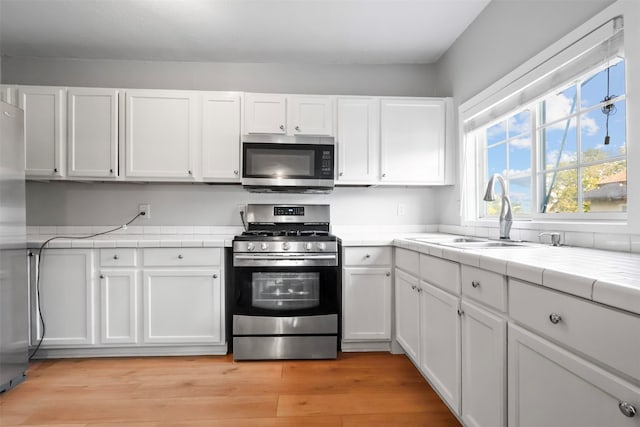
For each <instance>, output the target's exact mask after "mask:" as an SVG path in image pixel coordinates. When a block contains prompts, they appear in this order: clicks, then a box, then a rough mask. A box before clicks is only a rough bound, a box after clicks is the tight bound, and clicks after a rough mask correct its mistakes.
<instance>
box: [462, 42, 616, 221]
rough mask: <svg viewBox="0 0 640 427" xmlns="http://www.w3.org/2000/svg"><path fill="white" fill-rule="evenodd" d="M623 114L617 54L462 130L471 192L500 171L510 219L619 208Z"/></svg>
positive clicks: (591, 214)
mask: <svg viewBox="0 0 640 427" xmlns="http://www.w3.org/2000/svg"><path fill="white" fill-rule="evenodd" d="M599 62H602V61H599ZM625 116H626V114H625V62H624V59H623V58H622V56H621V54H619V53H617V54H616V55H615V56H612V57H609V59H608V61H607V62H606V63H605V64H602V63H601V64H600V65H598V66H594V67H591V68H590V69H589V70H588V71H587V72H584V71H583V73H582V74H581V75H579V76H578V77H575V78H572V79H571V80H570V81H569V82H567V83H565V84H563V85H560V86H556V88H554V89H553V90H551V91H547V92H546V93H543V94H542V95H541V96H538V97H537V98H536V99H534V100H533V102H530V103H528V104H527V105H525V106H523V107H519V108H517V109H515V110H512V111H510V112H508V113H506V114H503V115H502V117H501V118H499V119H498V120H493V121H491V122H489V123H488V124H486V125H483V126H481V127H478V128H476V129H475V130H474V131H473V132H469V133H468V134H467V141H471V140H472V141H475V144H477V147H475V150H474V151H475V152H476V153H478V157H477V159H478V165H477V166H478V169H477V179H476V182H477V188H476V189H475V191H476V192H477V194H482V193H483V192H484V190H485V186H486V183H487V181H488V179H489V178H490V177H491V176H492V175H493V174H495V173H499V174H501V175H502V176H503V177H504V178H505V181H506V183H507V191H508V193H509V195H510V197H511V201H512V207H513V215H514V217H515V218H516V219H517V218H521V219H522V218H532V217H534V218H546V217H562V218H576V219H579V218H595V217H599V218H606V217H612V216H613V215H612V213H616V212H617V213H619V212H626V206H627V177H626V168H627V162H626V152H627V150H626V126H625V123H626V117H625ZM470 133H473V135H474V138H469V134H470ZM500 203H501V202H500V200H499V199H498V200H497V201H495V202H491V203H487V202H483V201H479V205H478V213H479V215H478V217H485V216H486V217H492V216H497V215H498V213H499V210H500Z"/></svg>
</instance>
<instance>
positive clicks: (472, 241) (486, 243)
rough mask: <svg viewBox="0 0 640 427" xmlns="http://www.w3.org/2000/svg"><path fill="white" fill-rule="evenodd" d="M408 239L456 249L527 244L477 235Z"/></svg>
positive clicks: (515, 246) (507, 246)
mask: <svg viewBox="0 0 640 427" xmlns="http://www.w3.org/2000/svg"><path fill="white" fill-rule="evenodd" d="M409 240H413V241H415V242H422V243H431V244H432V245H439V246H449V247H452V248H458V249H490V248H510V247H513V248H517V247H526V246H528V245H527V243H526V242H514V241H510V240H488V239H483V238H479V237H453V238H434V237H431V238H427V237H413V238H410V239H409Z"/></svg>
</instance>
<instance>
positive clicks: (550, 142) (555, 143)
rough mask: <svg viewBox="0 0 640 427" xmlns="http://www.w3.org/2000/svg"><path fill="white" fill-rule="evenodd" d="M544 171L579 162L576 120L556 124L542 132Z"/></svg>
mask: <svg viewBox="0 0 640 427" xmlns="http://www.w3.org/2000/svg"><path fill="white" fill-rule="evenodd" d="M541 143H542V154H543V158H542V163H543V167H544V169H555V168H557V167H563V166H568V165H571V164H574V163H575V162H576V160H577V154H576V152H577V143H576V119H575V118H574V119H571V120H565V121H562V122H558V123H555V124H553V125H551V126H549V127H548V128H545V129H543V130H542V132H541Z"/></svg>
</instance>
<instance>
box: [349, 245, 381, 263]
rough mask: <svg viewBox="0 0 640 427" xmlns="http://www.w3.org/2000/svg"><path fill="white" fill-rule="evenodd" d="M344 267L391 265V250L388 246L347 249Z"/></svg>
mask: <svg viewBox="0 0 640 427" xmlns="http://www.w3.org/2000/svg"><path fill="white" fill-rule="evenodd" d="M344 265H391V248H390V247H387V246H371V247H354V248H345V249H344Z"/></svg>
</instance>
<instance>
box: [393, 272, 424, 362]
mask: <svg viewBox="0 0 640 427" xmlns="http://www.w3.org/2000/svg"><path fill="white" fill-rule="evenodd" d="M395 279H396V280H395V288H396V291H395V293H396V340H398V343H399V344H400V345H401V346H402V348H403V349H404V351H405V352H406V354H407V356H409V358H410V359H411V360H413V362H414V363H415V364H416V365H417V366H419V365H420V298H419V295H418V291H417V289H418V285H419V281H418V279H416V278H415V277H413V276H410V275H408V274H406V273H405V272H403V271H400V270H398V269H396V271H395Z"/></svg>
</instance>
